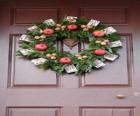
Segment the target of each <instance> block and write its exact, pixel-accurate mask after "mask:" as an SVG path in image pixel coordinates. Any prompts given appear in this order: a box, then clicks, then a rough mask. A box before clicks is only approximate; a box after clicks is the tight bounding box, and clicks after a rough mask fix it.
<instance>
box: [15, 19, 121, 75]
mask: <svg viewBox="0 0 140 116" xmlns="http://www.w3.org/2000/svg"><path fill="white" fill-rule="evenodd" d="M57 41H61V42H63V43H64V44H65V45H67V46H68V47H70V48H71V49H72V47H74V46H75V45H77V44H78V43H81V42H82V43H83V42H84V43H87V44H88V49H83V50H81V51H80V52H79V53H76V54H72V53H70V52H66V51H61V50H58V49H57V47H56V42H57ZM19 44H20V45H19V49H18V51H17V55H18V56H22V58H26V59H29V60H31V62H32V63H33V64H35V65H36V66H37V67H39V68H43V69H51V70H53V71H55V72H56V73H57V74H62V73H64V72H66V73H76V74H83V73H88V72H90V71H92V70H94V69H98V68H101V67H103V66H105V62H106V61H115V60H116V59H117V58H118V57H119V54H118V49H119V48H121V47H122V42H121V37H120V35H119V34H118V33H117V31H116V29H114V28H113V27H112V26H108V25H106V24H104V23H102V22H100V21H98V20H94V19H91V20H88V19H86V18H77V17H73V16H67V17H65V18H64V19H63V20H62V21H61V22H59V23H55V21H54V20H53V19H48V20H45V21H44V22H42V23H36V24H34V25H33V26H31V27H29V28H27V31H26V34H23V35H21V36H20V38H19Z"/></svg>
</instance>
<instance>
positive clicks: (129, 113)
mask: <svg viewBox="0 0 140 116" xmlns="http://www.w3.org/2000/svg"><path fill="white" fill-rule="evenodd" d="M81 113H82V116H133V109H132V108H82V109H81Z"/></svg>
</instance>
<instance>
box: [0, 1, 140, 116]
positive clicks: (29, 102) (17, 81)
mask: <svg viewBox="0 0 140 116" xmlns="http://www.w3.org/2000/svg"><path fill="white" fill-rule="evenodd" d="M139 4H140V2H138V1H133V2H131V1H130V0H124V1H122V0H117V1H112V0H106V1H98V0H89V1H84V0H77V1H62V0H61V1H57V0H47V1H46V0H40V1H39V0H38V1H37V0H36V1H34V0H24V1H19V0H11V1H10V0H9V1H4V0H2V1H0V16H1V18H0V54H1V55H0V116H32V115H34V116H139V114H140V89H139V88H140V78H139V75H140V72H139V65H140V63H139V59H140V55H139V50H140V46H139V43H140V39H139V37H140V23H139V21H140V16H139V14H140V8H139ZM65 15H75V16H81V17H88V18H95V19H99V20H101V21H104V22H106V23H108V24H111V25H113V26H114V27H115V28H116V29H117V30H118V32H119V33H120V34H121V36H122V38H123V44H124V47H123V49H121V50H120V54H121V57H120V59H118V60H117V61H116V62H113V63H107V66H106V67H105V68H103V69H102V70H100V71H98V70H97V71H93V72H92V73H90V74H86V75H82V76H79V77H77V76H75V75H73V74H71V75H68V74H65V75H60V76H58V75H56V74H55V73H54V72H52V71H50V70H48V71H43V70H40V69H37V68H36V67H35V66H34V65H33V64H31V63H30V62H29V61H27V60H23V59H19V58H17V57H15V52H16V49H17V48H18V41H17V40H18V38H19V36H20V34H23V33H25V29H26V28H27V27H28V26H30V25H31V23H32V22H38V21H43V20H45V19H47V18H51V17H52V18H54V19H55V20H60V19H61V18H62V17H63V16H65ZM57 46H58V48H59V49H60V50H65V51H71V52H73V53H74V52H78V50H80V49H84V48H86V47H87V45H86V44H83V43H81V45H77V46H75V47H74V48H73V49H72V50H71V49H69V48H68V47H67V46H65V45H64V44H63V43H61V42H58V43H57Z"/></svg>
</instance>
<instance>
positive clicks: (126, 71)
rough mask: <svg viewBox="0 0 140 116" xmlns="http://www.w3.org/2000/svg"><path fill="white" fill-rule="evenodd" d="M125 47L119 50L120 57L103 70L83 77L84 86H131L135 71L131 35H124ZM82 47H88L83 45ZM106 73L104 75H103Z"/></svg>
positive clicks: (107, 64)
mask: <svg viewBox="0 0 140 116" xmlns="http://www.w3.org/2000/svg"><path fill="white" fill-rule="evenodd" d="M122 39H123V41H122V42H123V49H121V50H120V51H119V53H120V58H119V59H117V60H116V61H115V62H108V63H106V66H105V67H104V68H102V70H95V71H92V72H91V73H89V74H86V75H85V76H83V77H82V80H81V81H82V86H84V87H87V86H95V85H96V86H102V85H104V86H130V85H131V80H132V73H133V64H132V61H133V56H132V49H133V43H132V41H133V40H132V38H131V35H126V36H122ZM82 47H83V48H82V49H86V48H88V45H87V44H86V45H83V46H82ZM103 75H104V76H103Z"/></svg>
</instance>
